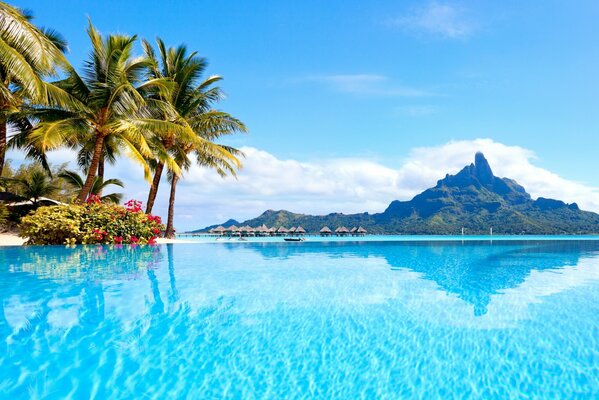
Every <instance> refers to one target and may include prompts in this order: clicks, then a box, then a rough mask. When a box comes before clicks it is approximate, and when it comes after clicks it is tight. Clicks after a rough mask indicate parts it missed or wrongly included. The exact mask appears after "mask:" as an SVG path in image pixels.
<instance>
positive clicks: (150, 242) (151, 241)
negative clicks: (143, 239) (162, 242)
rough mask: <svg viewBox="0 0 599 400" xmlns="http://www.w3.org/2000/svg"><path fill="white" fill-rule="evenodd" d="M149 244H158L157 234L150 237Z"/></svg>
mask: <svg viewBox="0 0 599 400" xmlns="http://www.w3.org/2000/svg"><path fill="white" fill-rule="evenodd" d="M148 244H149V245H155V244H156V236H152V237H151V238H150V239H148Z"/></svg>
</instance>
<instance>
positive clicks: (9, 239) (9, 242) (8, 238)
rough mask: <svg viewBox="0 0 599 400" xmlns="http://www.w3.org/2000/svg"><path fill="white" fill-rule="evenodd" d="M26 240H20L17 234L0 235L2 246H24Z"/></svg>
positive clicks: (0, 244) (6, 233)
mask: <svg viewBox="0 0 599 400" xmlns="http://www.w3.org/2000/svg"><path fill="white" fill-rule="evenodd" d="M23 243H25V239H23V238H20V237H19V236H18V235H17V233H16V232H4V233H0V246H22V245H23Z"/></svg>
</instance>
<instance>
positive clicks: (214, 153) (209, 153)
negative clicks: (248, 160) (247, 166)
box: [164, 117, 245, 238]
mask: <svg viewBox="0 0 599 400" xmlns="http://www.w3.org/2000/svg"><path fill="white" fill-rule="evenodd" d="M231 118H232V117H231ZM233 120H234V121H236V123H237V124H238V125H239V127H238V128H235V130H242V129H245V127H244V126H243V124H242V123H241V122H239V121H237V120H235V119H233ZM229 123H230V122H229ZM200 134H201V132H200ZM173 152H174V153H175V154H176V155H175V160H176V161H177V163H178V164H179V166H180V168H181V170H182V171H183V170H188V169H189V168H190V167H191V164H192V162H193V158H195V161H196V162H197V164H198V165H199V166H201V167H206V168H209V169H212V170H215V171H216V172H217V173H218V174H219V175H220V176H221V177H225V176H227V175H233V176H236V170H237V169H239V168H240V167H241V163H240V161H239V159H238V157H242V156H243V153H242V152H241V151H240V150H238V149H235V148H233V147H230V146H224V145H219V144H216V145H213V146H202V147H197V146H195V145H193V144H185V143H177V145H175V146H174V147H173ZM192 157H193V158H192ZM168 175H169V176H168V178H169V181H170V184H171V187H170V194H169V202H168V213H167V223H166V229H165V231H164V236H165V237H167V238H173V237H174V236H175V227H174V216H175V196H176V190H177V183H178V182H179V180H180V176H179V175H177V174H176V173H174V172H173V171H168Z"/></svg>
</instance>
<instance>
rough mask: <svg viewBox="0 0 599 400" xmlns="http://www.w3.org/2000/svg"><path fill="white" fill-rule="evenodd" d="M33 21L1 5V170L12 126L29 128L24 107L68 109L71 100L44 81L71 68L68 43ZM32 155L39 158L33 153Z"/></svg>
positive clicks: (23, 14)
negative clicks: (39, 106) (66, 50)
mask: <svg viewBox="0 0 599 400" xmlns="http://www.w3.org/2000/svg"><path fill="white" fill-rule="evenodd" d="M31 19H32V16H31V14H29V13H27V12H23V11H21V10H19V9H17V8H14V7H12V6H10V5H8V4H6V3H4V2H0V171H2V169H3V167H4V161H5V156H6V147H7V132H8V125H9V124H11V125H13V126H14V127H15V128H16V129H17V130H20V129H22V128H23V127H27V126H29V125H28V124H27V123H26V121H24V119H25V115H24V114H23V109H24V108H28V107H30V106H31V105H32V104H33V105H35V104H42V105H55V106H64V105H66V104H68V103H70V101H71V100H70V97H69V96H68V95H67V94H66V93H64V92H63V91H61V90H60V89H58V88H56V87H54V86H53V85H51V84H48V83H46V82H44V80H43V79H44V78H45V77H48V76H53V75H56V74H57V72H58V69H59V68H64V67H67V66H68V62H67V61H66V58H65V57H64V54H63V50H64V49H65V48H66V42H64V40H63V39H62V38H61V37H60V36H59V35H58V34H57V33H56V32H54V31H51V30H44V29H40V28H38V27H36V26H35V25H33V24H32V23H31ZM28 155H31V156H34V157H35V156H36V154H35V151H29V150H28ZM37 156H39V154H38V155H37ZM38 159H39V158H38Z"/></svg>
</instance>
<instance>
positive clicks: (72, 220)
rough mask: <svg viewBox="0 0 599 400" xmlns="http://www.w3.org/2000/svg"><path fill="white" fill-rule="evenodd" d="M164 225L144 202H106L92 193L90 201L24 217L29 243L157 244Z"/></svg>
mask: <svg viewBox="0 0 599 400" xmlns="http://www.w3.org/2000/svg"><path fill="white" fill-rule="evenodd" d="M163 229H164V225H163V224H162V221H161V220H160V217H158V216H153V215H148V214H145V213H144V212H143V211H142V210H141V204H140V203H139V202H137V201H134V200H132V201H129V202H127V203H126V204H125V206H124V207H123V206H119V205H116V204H103V203H101V202H100V201H99V199H98V197H91V198H90V200H89V202H88V203H86V204H71V205H58V206H45V207H40V208H38V209H37V210H36V211H35V213H33V214H31V215H27V216H25V217H23V218H22V219H21V231H20V235H21V236H22V237H24V238H27V239H28V242H27V244H95V243H102V244H153V243H154V242H155V240H156V238H157V237H158V236H159V235H160V233H161V232H162V230H163Z"/></svg>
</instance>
